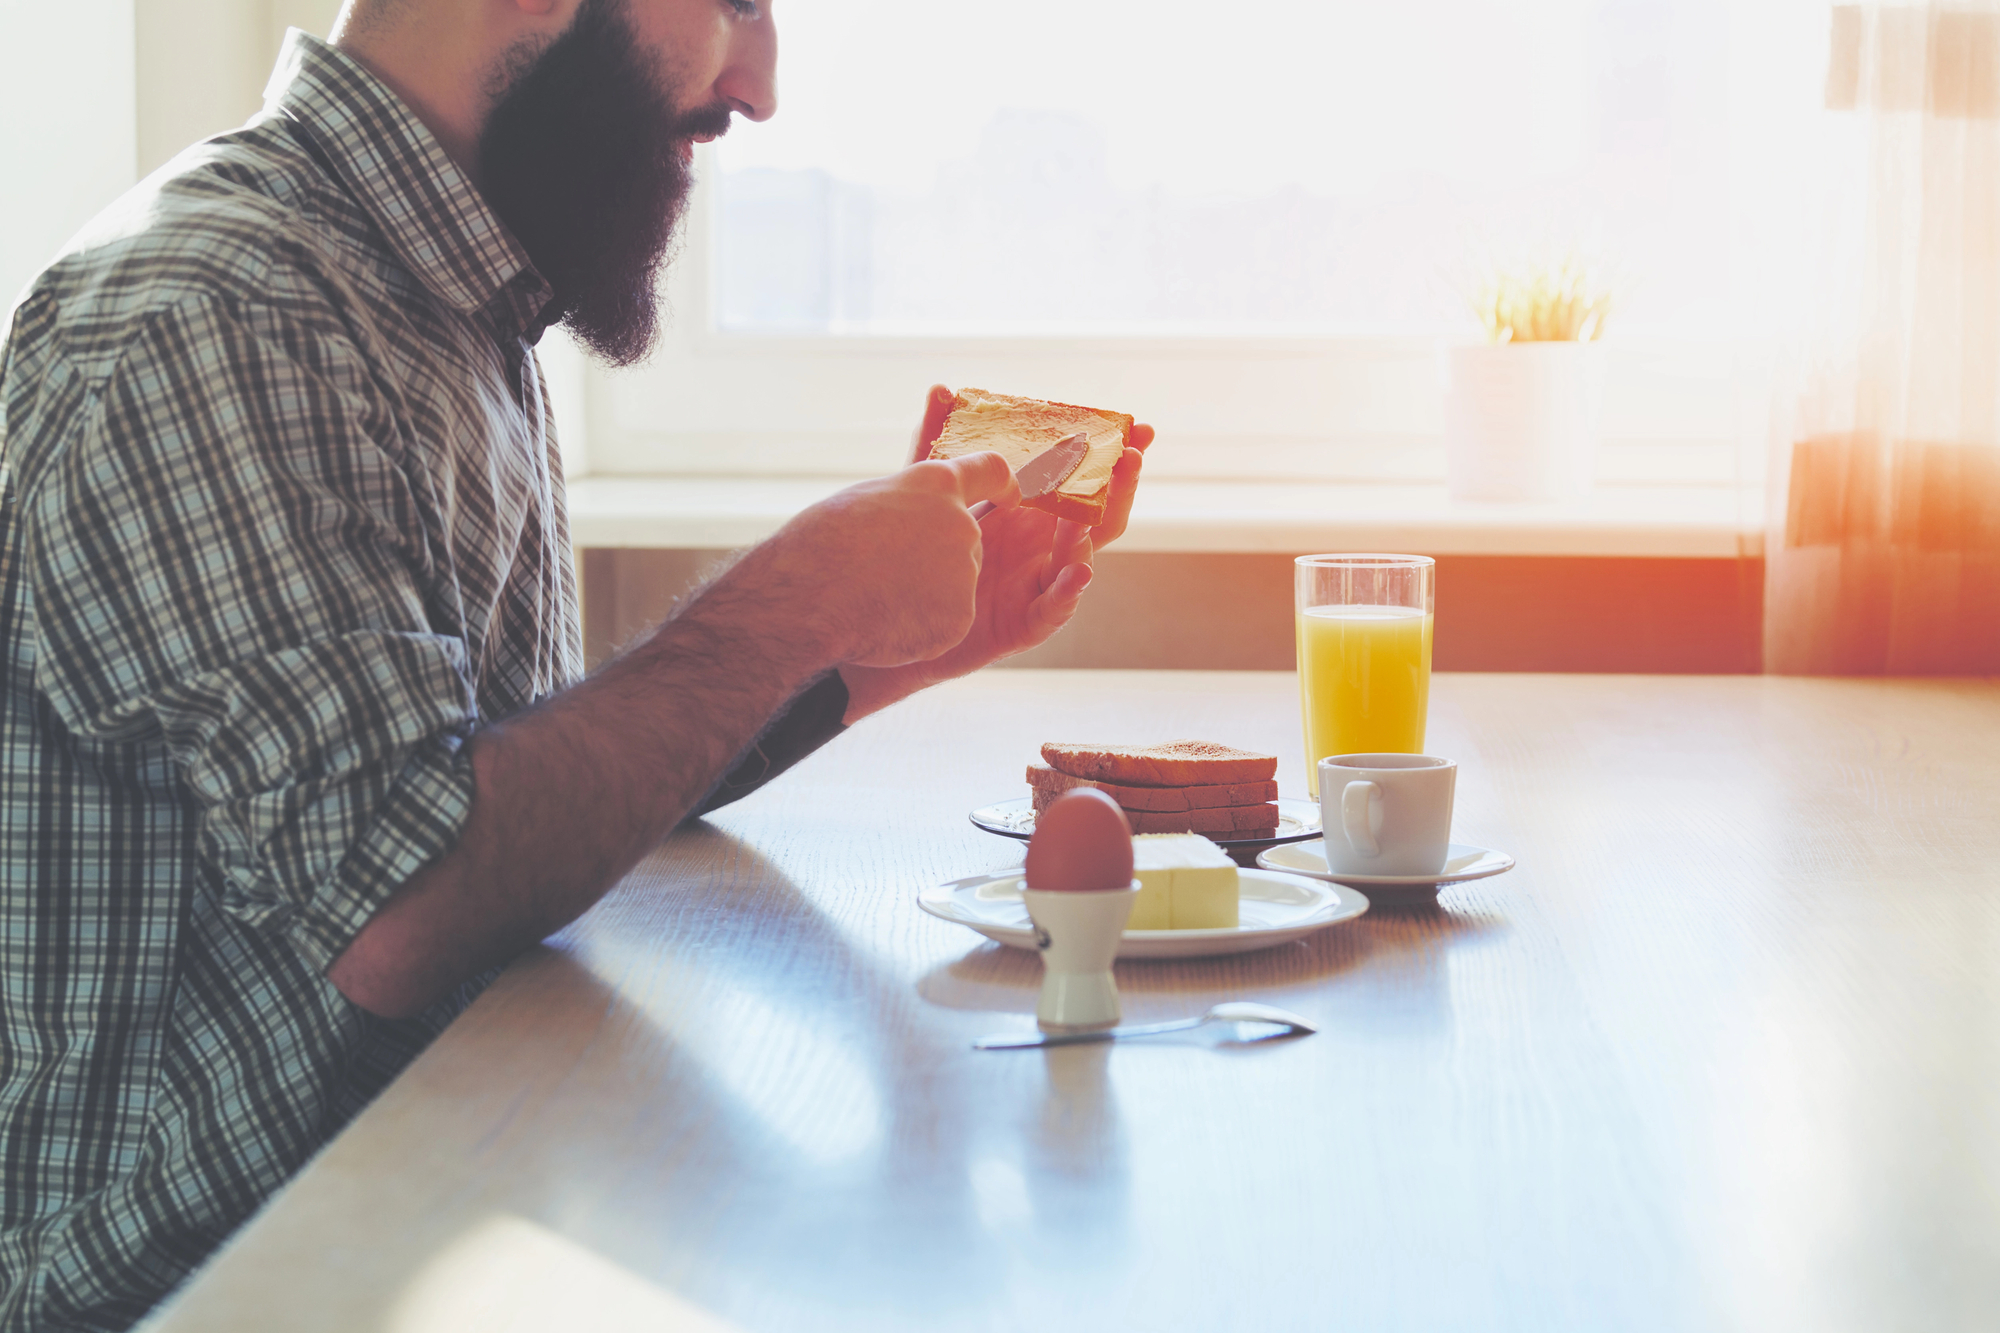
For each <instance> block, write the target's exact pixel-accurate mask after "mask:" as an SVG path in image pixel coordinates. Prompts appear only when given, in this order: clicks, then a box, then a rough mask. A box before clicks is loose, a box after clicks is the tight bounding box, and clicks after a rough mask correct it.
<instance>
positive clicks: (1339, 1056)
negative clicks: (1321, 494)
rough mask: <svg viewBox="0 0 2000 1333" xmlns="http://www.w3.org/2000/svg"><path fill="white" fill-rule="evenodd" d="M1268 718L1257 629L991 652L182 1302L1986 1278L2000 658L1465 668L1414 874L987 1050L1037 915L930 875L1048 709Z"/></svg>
mask: <svg viewBox="0 0 2000 1333" xmlns="http://www.w3.org/2000/svg"><path fill="white" fill-rule="evenodd" d="M1181 735H1191V736H1202V737H1212V738H1214V739H1218V740H1223V741H1231V742H1236V743H1239V744H1244V745H1254V746H1259V747H1266V748H1272V749H1275V750H1277V751H1278V753H1279V754H1280V755H1281V756H1282V757H1283V764H1282V767H1281V769H1280V776H1281V779H1282V780H1283V781H1284V784H1285V788H1286V791H1287V794H1290V795H1302V794H1303V792H1302V790H1301V788H1302V786H1303V783H1302V781H1301V779H1302V777H1303V772H1302V768H1301V760H1300V753H1299V738H1298V718H1297V705H1296V701H1295V698H1294V694H1293V682H1292V678H1291V677H1290V676H1289V675H1285V674H1261V673H1260V674H1193V673H1185V674H1184V673H1108V672H1107V673H1060V672H1047V673H1043V672H992V673H988V674H987V675H985V676H984V677H982V678H979V679H976V680H973V681H967V682H962V683H960V684H958V685H956V686H953V687H949V688H946V689H941V690H938V691H935V692H934V693H932V694H931V695H929V696H927V697H924V698H922V699H919V700H915V701H912V702H911V703H909V704H906V705H904V706H902V707H901V708H899V709H896V710H894V711H892V712H891V713H889V714H887V715H885V716H883V717H880V718H877V719H874V720H872V721H870V722H868V723H866V724H864V725H863V726H861V727H859V728H857V729H856V730H855V731H853V732H852V733H850V734H849V735H847V736H845V737H843V738H842V739H841V740H840V741H839V742H837V743H836V744H835V745H833V746H831V747H829V748H828V749H827V750H826V751H824V752H822V753H821V754H819V755H817V756H815V757H814V758H813V759H812V760H810V761H809V762H808V763H807V764H805V765H804V766H802V767H801V768H800V769H798V770H797V771H796V772H795V773H793V774H792V775H790V776H789V777H787V778H786V779H785V780H784V781H783V782H781V783H780V784H778V785H777V786H775V787H773V788H770V789H767V790H765V791H764V792H762V793H759V794H758V795H757V796H755V797H753V798H751V799H750V800H748V801H745V802H743V803H742V804H741V805H739V806H737V807H735V808H732V809H731V810H728V811H726V812H724V813H722V814H721V815H718V816H717V817H716V818H715V819H713V820H712V821H711V823H710V825H709V826H707V827H704V828H700V829H697V830H696V831H693V832H688V833H684V834H681V835H679V836H677V837H675V838H673V839H672V840H670V841H669V842H668V843H667V844H666V845H665V846H663V847H662V848H661V850H660V851H659V853H658V854H657V855H655V856H654V857H652V858H651V859H650V860H649V861H648V862H646V864H645V865H643V866H642V867H641V868H640V869H639V870H638V871H636V872H635V873H634V874H633V875H632V876H631V877H630V878H629V879H628V880H627V881H626V882H625V883H624V884H623V885H621V886H620V887H619V889H618V890H617V891H616V892H614V893H613V894H612V895H611V896H610V897H609V898H607V899H606V900H605V902H604V903H603V904H602V905H601V906H600V907H599V908H598V909H597V910H596V911H594V912H592V913H591V914H590V915H589V916H587V917H586V918H585V919H584V920H583V921H581V922H579V923H578V924H577V925H576V926H575V927H573V928H572V929H570V930H568V931H566V932H565V933H564V934H563V935H561V936H560V937H558V938H556V939H554V940H552V941H550V943H549V944H548V945H547V946H546V947H543V948H540V949H538V950H536V951H535V952H534V953H532V954H531V955H529V956H527V957H525V958H523V959H521V960H520V961H519V962H518V963H516V964H515V965H514V966H513V967H512V968H511V969H509V970H508V972H507V973H506V974H505V975H504V976H503V977H502V978H501V979H500V981H499V982H498V983H497V984H496V985H495V986H494V987H493V988H492V989H491V990H490V991H488V992H487V994H486V995H485V996H484V997H483V998H482V999H481V1000H480V1001H479V1002H478V1003H477V1004H476V1005H475V1006H474V1007H473V1008H472V1009H471V1010H470V1011H469V1012H468V1013H467V1014H466V1015H465V1016H464V1017H463V1018H461V1019H460V1020H459V1021H458V1023H457V1024H456V1025H455V1026H454V1027H452V1028H451V1029H450V1030H449V1031H448V1032H447V1033H446V1034H445V1035H444V1037H443V1038H442V1039H441V1040H439V1041H438V1043H437V1044H436V1045H435V1046H434V1047H433V1048H432V1049H431V1050H430V1051H429V1052H428V1053H427V1054H426V1055H425V1056H424V1057H423V1058H422V1059H421V1060H419V1061H418V1062H417V1063H416V1064H415V1065H414V1066H413V1067H412V1068H411V1069H410V1070H409V1072H408V1073H406V1074H405V1075H404V1076H403V1078H402V1079H401V1080H400V1081H399V1082H397V1083H396V1084H395V1085H394V1086H393V1087H392V1088H391V1089H390V1090H389V1091H388V1092H387V1093H386V1094H385V1095H384V1096H383V1097H382V1098H381V1099H380V1100H379V1101H378V1102H377V1103H376V1104H375V1105H374V1106H373V1107H371V1108H370V1109H369V1110H368V1111H367V1112H366V1113H365V1114H364V1115H362V1116H361V1118H360V1119H359V1120H358V1121H357V1122H356V1123H355V1124H354V1125H353V1126H352V1127H350V1128H349V1129H348V1130H347V1131H346V1132H345V1133H344V1134H343V1135H342V1136H341V1137H340V1138H339V1139H338V1140H336V1141H335V1142H334V1143H333V1144H332V1146H331V1147H330V1148H329V1149H328V1150H327V1151H326V1152H325V1153H324V1154H323V1155H322V1156H321V1157H320V1158H319V1159H318V1160H317V1161H316V1162H315V1163H314V1164H313V1165H312V1166H311V1167H310V1168H309V1169H308V1170H307V1171H306V1172H305V1173H304V1174H302V1175H301V1176H300V1177H299V1179H298V1180H297V1181H296V1182H295V1183H293V1184H292V1185H291V1186H290V1187H289V1188H288V1189H287V1190H286V1191H285V1192H284V1193H283V1194H281V1195H280V1196H279V1197H278V1198H277V1199H276V1200H275V1201H274V1202H273V1204H272V1205H271V1206H270V1207H269V1208H268V1209H267V1210H266V1211H265V1213H264V1214H263V1215H262V1216H260V1217H259V1218H258V1219H257V1220H256V1221H255V1222H254V1223H252V1224H251V1225H250V1226H249V1227H247V1228H246V1229H245V1230H244V1232H243V1233H242V1234H241V1235H240V1236H239V1237H238V1238H237V1239H236V1240H235V1241H234V1242H232V1244H231V1245H230V1246H229V1247H228V1248H227V1249H226V1250H225V1251H224V1252H223V1253H222V1254H221V1255H220V1256H219V1257H218V1258H217V1259H216V1260H215V1262H214V1263H213V1264H212V1265H211V1266H210V1267H209V1268H208V1269H207V1270H206V1271H205V1272H204V1273H203V1274H202V1275H201V1276H199V1277H198V1278H197V1279H196V1280H195V1281H194V1282H193V1283H192V1284H191V1285H190V1287H189V1288H188V1289H187V1290H186V1291H185V1292H184V1293H183V1295H182V1296H181V1298H180V1299H179V1300H178V1301H177V1303H175V1304H174V1305H173V1306H171V1307H169V1309H168V1310H167V1312H166V1314H165V1316H164V1318H163V1321H162V1326H163V1327H165V1328H167V1329H173V1330H182V1329H187V1330H195V1329H199V1330H236V1329H242V1330H253V1329H254V1330H260V1331H261V1330H268V1329H272V1328H279V1327H282V1328H286V1329H288V1330H293V1331H294V1333H309V1331H311V1330H328V1331H329V1333H331V1331H333V1330H339V1331H340V1333H354V1331H355V1330H372V1329H387V1330H398V1331H399V1333H437V1331H438V1330H457V1329H467V1330H471V1329H478V1330H481V1331H482V1333H486V1331H488V1330H494V1329H501V1328H519V1329H551V1330H553V1329H586V1330H592V1331H593V1333H597V1331H600V1330H613V1329H625V1328H648V1329H652V1328H684V1329H725V1328H736V1329H744V1330H760V1331H761V1330H777V1329H805V1330H843V1329H866V1330H903V1329H910V1330H927V1331H929V1330H956V1329H968V1330H969V1329H980V1330H1006V1329H1016V1328H1019V1329H1036V1330H1041V1329H1052V1330H1067V1329H1076V1330H1092V1333H1097V1331H1098V1330H1117V1329H1172V1330H1181V1329H1187V1330H1245V1331H1246V1333H1250V1331H1254V1333H1282V1331H1284V1330H1326V1329H1357V1330H1370V1331H1371V1333H1372V1331H1376V1330H1396V1329H1421V1330H1453V1331H1454V1333H1456V1331H1459V1330H1488V1329H1519V1330H1532V1331H1533V1333H1550V1331H1551V1330H1565V1329H1578V1330H1617V1331H1620V1333H1630V1331H1632V1330H1654V1329H1671V1330H1704V1331H1706V1330H1733V1329H1742V1330H1758V1331H1759V1333H1766V1331H1768V1330H1789V1329H1797V1330H1812V1331H1813V1333H1839V1331H1841V1330H1855V1331H1856V1333H1862V1331H1864V1330H1865V1331H1867V1333H1877V1331H1879V1330H1892V1329H1909V1330H1923V1333H1946V1331H1947V1330H1961V1329H1965V1330H1970V1329H1975V1328H1976V1329H1991V1328H1994V1327H1996V1326H2000V685H1996V684H1995V683H1991V682H1983V683H1982V682H1955V681H1936V682H1881V681H1877V682H1866V681H1833V680H1801V679H1775V678H1772V679H1767V678H1759V677H1709V678H1695V677H1631V676H1623V677H1621V676H1599V677H1588V676H1581V677H1580V676H1441V677H1440V678H1439V679H1438V681H1437V686H1436V692H1435V696H1434V700H1433V704H1432V714H1431V748H1432V749H1433V750H1434V751H1436V752H1439V753H1444V754H1450V755H1455V756H1457V757H1458V758H1459V759H1460V760H1461V762H1462V765H1463V767H1462V770H1461V777H1460V781H1459V795H1458V815H1457V824H1456V829H1455V833H1456V836H1457V838H1458V839H1459V840H1461V841H1468V842H1476V843H1482V844H1485V845H1487V846H1495V847H1502V848H1505V849H1507V850H1510V851H1512V852H1514V853H1515V854H1516V855H1517V856H1518V857H1519V860H1520V866H1519V868H1518V869H1516V870H1515V871H1513V872H1512V873H1510V874H1507V875H1504V876H1501V877H1500V878H1497V879H1493V880H1488V881H1485V882H1482V883H1478V884H1473V885H1468V886H1464V887H1461V888H1457V889H1453V890H1449V891H1447V892H1446V893H1445V895H1444V896H1443V899H1442V904H1441V908H1440V909H1428V910H1423V911H1406V912H1400V913H1396V912H1388V911H1382V910H1378V911H1374V912H1371V913H1369V914H1368V915H1367V916H1365V917H1363V918H1361V919H1360V920H1359V921H1356V922H1353V923H1350V924H1347V925H1343V926H1338V927H1335V928H1333V929H1330V930H1327V931H1324V932H1322V933H1321V934H1319V935H1317V936H1315V937H1313V938H1312V939H1311V940H1310V941H1309V942H1306V943H1301V944H1294V945H1291V946H1287V947H1285V948H1282V949H1277V950H1273V951H1270V952H1267V953H1263V954H1253V955H1247V956H1242V957H1237V958H1227V959H1217V960H1212V961H1196V962H1185V963H1153V964H1127V965H1121V967H1120V969H1119V984H1120V986H1121V988H1122V990H1123V993H1124V995H1125V998H1126V1006H1127V1011H1128V1013H1129V1014H1130V1015H1132V1016H1133V1017H1135V1018H1139V1019H1147V1018H1155V1017H1162V1016H1170V1015H1180V1014H1187V1013H1194V1012H1198V1011H1199V1010H1200V1009H1201V1008H1203V1007H1204V1006H1206V1005H1208V1004H1210V1003H1212V1002H1214V1001H1216V1000H1220V999H1225V998H1233V997H1243V998H1254V999H1262V1000H1269V1001H1272V1002H1274V1003H1277V1004H1280V1005H1284V1006H1286V1007H1288V1008H1292V1009H1296V1010H1299V1011H1300V1012H1303V1013H1305V1014H1308V1015H1310V1016H1312V1017H1315V1018H1317V1019H1318V1020H1319V1021H1320V1022H1321V1023H1322V1024H1323V1028H1322V1031H1321V1032H1320V1034H1319V1035H1317V1036H1314V1037H1309V1038H1306V1039H1303V1040H1297V1041H1291V1042H1283V1043H1275V1044H1271V1045H1267V1046H1256V1047H1249V1048H1227V1047H1218V1046H1215V1045H1211V1044H1205V1043H1201V1042H1196V1041H1166V1040H1161V1041H1155V1042H1152V1043H1132V1044H1127V1045H1122V1046H1119V1047H1117V1048H1115V1049H1107V1048H1072V1049H1068V1050H1063V1051H1058V1052H1053V1053H1047V1054H1044V1053H1039V1052H1000V1053H979V1052H974V1051H973V1050H972V1049H971V1048H970V1047H969V1045H968V1043H969V1041H970V1040H971V1039H972V1038H973V1037H975V1036H978V1035H980V1034H982V1033H986V1032H991V1031H994V1030H996V1029H1006V1028H1013V1027H1024V1026H1027V1024H1028V1023H1029V1021H1030V1020H1029V1019H1028V1017H1027V1015H1029V1014H1030V1013H1031V1011H1032V1009H1033V1005H1034V997H1035V987H1036V985H1037V981H1038V968H1039V964H1038V963H1037V962H1036V961H1035V959H1033V958H1032V957H1030V956H1028V955H1025V954H1020V953H1015V952H1010V951H1007V950H1003V949H1001V948H999V947H998V946H995V945H991V944H988V943H986V942H984V941H982V940H980V939H979V938H978V937H976V936H974V935H973V934H971V933H970V932H968V931H966V930H964V929H962V928H960V927H957V926H951V925H947V924H945V923H943V922H940V921H936V920H934V919H932V918H930V917H928V916H925V915H923V914H921V913H920V912H919V911H918V910H917V909H916V907H915V906H914V904H913V903H912V895H913V894H914V892H915V891H916V890H917V888H918V887H919V886H922V885H925V884H929V883H932V882H935V881H941V880H944V879H948V878H952V877H956V876H959V875H964V874H967V873H971V872H976V871H980V870H985V869H989V868H994V867H997V866H1000V865H1003V864H1006V863H1009V862H1010V861H1012V860H1014V859H1016V857H1017V854H1018V853H1017V848H1016V847H1015V846H1014V845H1013V844H1009V843H1006V842H1002V841H1000V840H998V839H995V838H992V837H990V836H988V835H986V834H983V833H980V832H978V831H976V830H974V829H972V828H971V827H970V826H969V825H968V824H967V823H966V822H965V812H966V810H967V809H968V808H970V807H971V806H973V805H975V804H980V803H984V802H985V801H988V800H992V799H996V798H999V797H1003V796H1006V795H1008V794H1010V793H1012V792H1014V791H1016V790H1019V789H1021V782H1020V770H1021V768H1022V767H1023V765H1024V764H1025V763H1026V761H1027V760H1028V759H1029V758H1030V757H1031V756H1032V755H1033V753H1034V747H1035V743H1036V742H1038V741H1040V740H1042V739H1044V738H1054V737H1066V738H1072V739H1090V738H1121V737H1122V738H1161V739H1164V738H1166V737H1169V736H1181Z"/></svg>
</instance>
